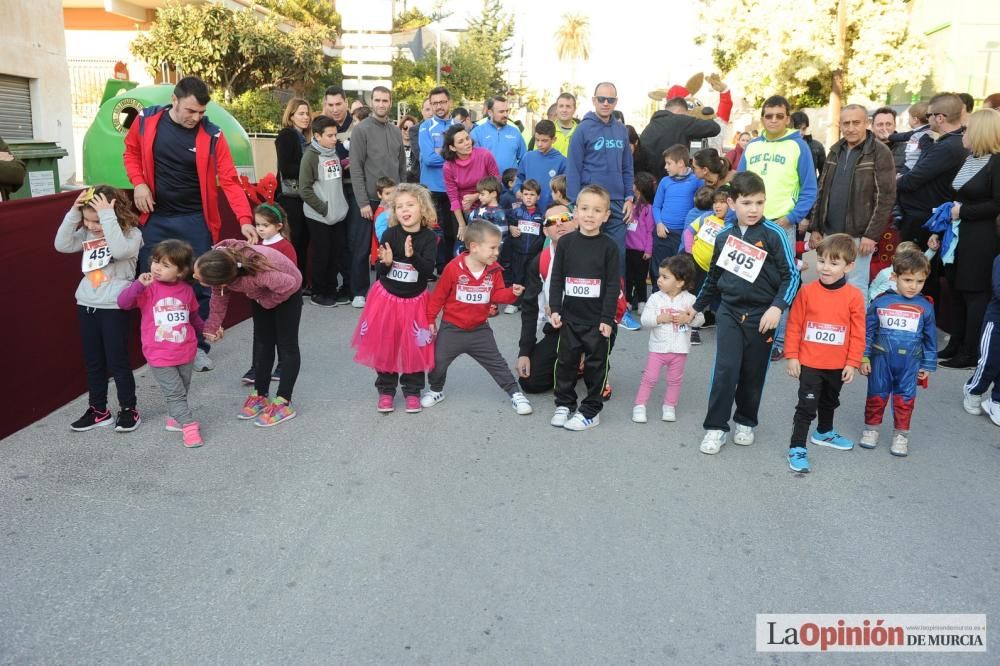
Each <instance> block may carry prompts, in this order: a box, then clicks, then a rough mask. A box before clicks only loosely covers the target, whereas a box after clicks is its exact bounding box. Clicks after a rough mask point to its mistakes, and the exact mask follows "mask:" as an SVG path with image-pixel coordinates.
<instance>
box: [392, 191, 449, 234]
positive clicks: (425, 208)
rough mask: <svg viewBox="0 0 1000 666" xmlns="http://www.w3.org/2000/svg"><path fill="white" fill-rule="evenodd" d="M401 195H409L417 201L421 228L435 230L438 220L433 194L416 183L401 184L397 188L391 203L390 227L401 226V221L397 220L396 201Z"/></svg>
mask: <svg viewBox="0 0 1000 666" xmlns="http://www.w3.org/2000/svg"><path fill="white" fill-rule="evenodd" d="M401 194H409V195H410V196H411V197H413V198H414V199H416V200H417V204H418V205H419V206H420V226H421V227H423V228H424V229H431V228H433V227H434V224H435V223H436V222H437V221H438V219H437V211H436V210H435V209H434V204H433V202H432V201H431V193H430V192H428V191H427V188H426V187H424V186H423V185H417V184H415V183H400V184H399V185H397V186H396V193H395V194H393V196H392V201H390V202H389V226H390V227H395V226H397V225H398V224H399V220H398V219H397V218H396V199H398V198H399V195H401Z"/></svg>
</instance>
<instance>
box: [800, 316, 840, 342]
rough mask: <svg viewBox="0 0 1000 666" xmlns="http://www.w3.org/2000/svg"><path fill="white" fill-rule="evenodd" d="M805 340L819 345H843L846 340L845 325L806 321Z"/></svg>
mask: <svg viewBox="0 0 1000 666" xmlns="http://www.w3.org/2000/svg"><path fill="white" fill-rule="evenodd" d="M805 340H806V342H817V343H819V344H821V345H834V346H843V344H844V342H845V341H846V340H847V327H846V326H842V325H840V326H838V325H835V324H821V323H818V322H815V321H809V322H806V335H805Z"/></svg>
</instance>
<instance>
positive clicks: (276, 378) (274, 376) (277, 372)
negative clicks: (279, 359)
mask: <svg viewBox="0 0 1000 666" xmlns="http://www.w3.org/2000/svg"><path fill="white" fill-rule="evenodd" d="M271 381H272V382H280V381H281V364H280V363H279V364H278V365H276V366H274V372H272V373H271Z"/></svg>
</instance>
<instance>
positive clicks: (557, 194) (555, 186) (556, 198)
mask: <svg viewBox="0 0 1000 666" xmlns="http://www.w3.org/2000/svg"><path fill="white" fill-rule="evenodd" d="M549 191H550V192H551V193H552V204H551V205H553V206H557V205H558V206H566V208H568V209H569V212H570V214H572V213H573V203H572V202H571V201H570V200H569V197H567V196H566V176H556V177H555V178H553V179H552V180H550V181H549Z"/></svg>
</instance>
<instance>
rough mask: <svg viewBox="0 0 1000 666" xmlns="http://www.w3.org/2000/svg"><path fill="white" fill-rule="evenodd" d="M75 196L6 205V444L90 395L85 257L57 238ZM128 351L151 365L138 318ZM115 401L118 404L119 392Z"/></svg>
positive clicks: (2, 428)
mask: <svg viewBox="0 0 1000 666" xmlns="http://www.w3.org/2000/svg"><path fill="white" fill-rule="evenodd" d="M219 195H220V196H219V202H220V211H221V213H222V225H223V226H222V236H223V238H233V237H238V236H239V228H238V227H237V225H236V218H235V217H234V216H233V213H232V211H231V210H230V209H229V206H228V204H227V203H226V198H225V197H224V196H222V193H221V192H220V193H219ZM76 196H77V193H76V192H63V193H62V194H54V195H52V196H47V197H35V198H32V199H18V200H15V201H8V202H4V203H2V204H0V238H2V239H3V240H2V241H0V289H2V299H3V301H4V302H5V303H6V305H4V306H2V307H3V314H2V316H0V322H2V330H3V334H2V336H0V341H2V344H0V349H2V350H3V351H4V353H6V354H7V361H6V362H4V363H3V372H4V374H5V377H6V379H7V382H8V387H9V388H8V402H9V404H10V405H11V406H12V407H13V408H12V409H10V410H9V411H8V412H7V413H6V414H5V416H4V418H3V420H2V421H0V438H3V437H6V436H7V435H9V434H11V433H13V432H16V431H17V430H20V429H21V428H23V427H25V426H27V425H30V424H31V423H34V422H35V421H37V420H38V419H40V418H42V417H44V416H45V415H47V414H49V413H50V412H52V411H53V410H55V409H57V408H59V407H61V406H62V405H64V404H66V403H67V402H69V401H70V400H72V399H73V398H75V397H76V396H78V395H80V394H81V393H82V392H84V391H86V390H87V381H86V373H85V372H84V366H83V354H82V349H81V345H80V326H79V321H78V319H77V314H76V301H75V300H74V298H73V294H74V293H75V292H76V287H77V285H78V284H79V283H80V278H81V277H82V276H81V274H80V257H79V256H77V255H75V254H60V253H58V252H56V251H55V249H54V246H53V241H54V240H55V237H56V230H57V229H58V228H59V224H60V223H61V222H62V219H63V216H64V215H65V214H66V211H67V210H68V209H69V207H70V206H71V205H73V201H74V200H75V199H76ZM234 296H235V297H234V298H233V299H232V301H231V305H230V308H229V315H228V316H227V317H226V324H225V325H226V326H231V325H233V324H235V323H237V322H240V321H242V320H244V319H246V318H247V317H249V316H250V304H249V301H247V300H246V298H244V297H242V296H241V295H234ZM129 346H130V356H131V358H132V367H136V368H137V367H139V366H140V365H142V364H144V363H145V360H143V358H142V353H141V352H140V349H139V327H138V314H136V317H135V319H134V321H133V329H132V336H131V338H130V340H129ZM110 394H111V395H112V396H114V389H113V388H112V389H111V391H110ZM140 408H141V405H140ZM67 427H68V426H67Z"/></svg>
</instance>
